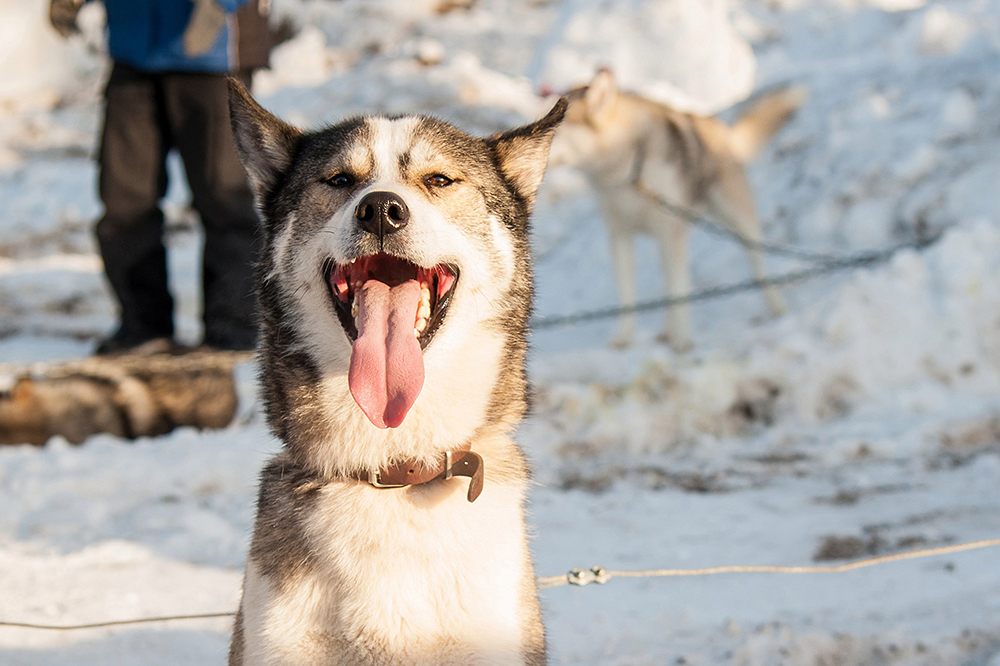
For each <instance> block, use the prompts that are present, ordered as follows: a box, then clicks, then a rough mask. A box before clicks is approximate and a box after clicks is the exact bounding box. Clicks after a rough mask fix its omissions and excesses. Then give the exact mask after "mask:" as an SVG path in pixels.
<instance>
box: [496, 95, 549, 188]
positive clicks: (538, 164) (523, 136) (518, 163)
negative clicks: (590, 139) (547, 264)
mask: <svg viewBox="0 0 1000 666" xmlns="http://www.w3.org/2000/svg"><path fill="white" fill-rule="evenodd" d="M567 104H568V103H567V101H566V98H565V97H561V98H560V99H559V101H558V102H556V105H555V106H554V107H552V110H551V111H549V112H548V113H547V114H546V115H545V117H544V118H542V119H541V120H537V121H535V122H533V123H531V124H530V125H525V126H524V127H518V128H517V129H513V130H511V131H509V132H506V133H504V134H500V135H499V136H495V137H491V138H489V139H487V140H486V142H487V144H489V146H490V147H491V148H492V149H493V154H494V155H496V160H497V164H498V165H499V166H500V172H501V173H502V174H503V176H504V178H505V179H506V180H507V181H508V182H509V183H510V184H511V185H513V186H514V190H515V191H516V192H517V193H518V194H519V195H520V196H521V197H522V198H523V199H524V200H525V201H527V203H528V207H529V208H530V207H531V205H532V204H533V203H534V202H535V192H536V191H537V190H538V186H539V185H541V183H542V176H544V175H545V164H546V163H547V162H548V159H549V146H551V145H552V137H553V135H554V134H555V132H556V128H557V127H559V123H561V122H562V119H563V116H564V115H566V106H567Z"/></svg>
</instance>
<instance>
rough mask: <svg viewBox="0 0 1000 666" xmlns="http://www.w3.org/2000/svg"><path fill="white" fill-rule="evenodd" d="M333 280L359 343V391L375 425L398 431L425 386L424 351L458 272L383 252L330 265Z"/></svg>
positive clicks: (340, 312) (354, 374) (354, 360)
mask: <svg viewBox="0 0 1000 666" xmlns="http://www.w3.org/2000/svg"><path fill="white" fill-rule="evenodd" d="M326 278H327V283H328V284H329V286H330V293H331V295H332V297H333V303H334V307H335V309H336V311H337V316H338V318H339V319H340V323H341V325H342V326H343V327H344V331H345V333H347V337H348V338H349V339H350V340H351V342H352V351H351V368H350V372H349V374H348V382H349V384H350V388H351V394H352V395H353V396H354V400H355V402H357V403H358V406H359V407H361V409H362V411H364V413H365V415H366V416H368V419H369V420H370V421H371V422H372V423H373V424H375V425H376V426H378V427H379V428H395V427H397V426H399V425H400V424H401V423H402V422H403V419H404V418H405V417H406V414H407V412H409V410H410V407H412V406H413V403H414V401H416V399H417V395H419V393H420V388H421V387H422V386H423V382H424V361H423V354H422V350H423V349H424V348H425V347H427V345H428V344H430V341H431V339H432V338H433V337H434V334H435V333H436V332H437V330H438V328H440V326H441V323H442V321H443V320H444V316H445V313H446V312H447V310H448V305H449V303H450V301H451V295H452V293H453V292H454V289H455V284H456V283H457V282H458V269H457V268H456V267H454V266H451V265H448V264H438V265H437V266H434V267H433V268H423V267H421V266H417V265H416V264H414V263H411V262H409V261H406V260H405V259H400V258H398V257H393V256H390V255H387V254H382V253H379V254H373V255H369V256H367V257H360V258H358V259H355V260H354V261H352V262H350V263H348V264H344V265H340V264H336V263H334V262H329V263H328V264H327V266H326Z"/></svg>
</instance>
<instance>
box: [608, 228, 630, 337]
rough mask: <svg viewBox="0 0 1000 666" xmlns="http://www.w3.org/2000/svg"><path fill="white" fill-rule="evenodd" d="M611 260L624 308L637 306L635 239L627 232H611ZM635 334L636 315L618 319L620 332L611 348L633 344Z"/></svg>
mask: <svg viewBox="0 0 1000 666" xmlns="http://www.w3.org/2000/svg"><path fill="white" fill-rule="evenodd" d="M611 258H612V260H613V261H614V265H615V277H617V278H618V297H619V299H620V301H621V304H622V306H623V307H628V306H631V305H635V237H634V236H633V235H632V234H630V233H627V232H623V231H612V232H611ZM634 334H635V313H629V314H623V315H621V316H620V317H619V318H618V330H617V331H616V332H615V335H614V337H613V338H611V346H612V347H616V348H618V349H621V348H623V347H628V346H629V345H630V344H632V337H633V335H634Z"/></svg>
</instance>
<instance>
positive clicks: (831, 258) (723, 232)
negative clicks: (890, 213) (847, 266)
mask: <svg viewBox="0 0 1000 666" xmlns="http://www.w3.org/2000/svg"><path fill="white" fill-rule="evenodd" d="M632 186H633V187H634V188H635V189H636V191H637V192H638V193H639V194H640V195H642V197H643V198H645V199H647V200H649V201H651V202H652V203H654V204H656V205H657V206H659V207H660V208H663V209H664V210H666V211H669V212H671V213H673V214H674V215H677V216H678V217H681V218H683V219H685V220H687V221H688V222H691V223H693V224H697V225H698V226H699V227H701V228H703V229H705V230H706V231H709V232H711V233H713V234H715V235H716V236H721V237H723V238H729V239H730V240H735V241H736V242H737V243H739V244H740V245H742V246H744V247H746V248H748V249H751V250H760V251H761V252H766V253H768V254H775V255H781V256H785V257H791V258H793V259H802V260H804V261H811V262H814V263H821V264H826V263H834V262H838V261H844V260H845V259H852V258H858V257H863V256H865V255H874V254H878V251H874V252H862V253H859V254H856V255H841V256H837V255H833V254H826V253H823V252H813V251H811V250H803V249H801V248H797V247H791V246H789V245H779V244H777V243H765V242H763V241H759V240H754V239H752V238H747V237H746V236H744V235H743V234H741V233H739V232H738V231H734V230H733V229H730V228H729V227H728V226H726V225H725V224H722V223H721V222H718V221H716V220H712V219H710V218H708V217H705V216H704V215H700V214H698V213H697V212H695V211H694V210H691V209H690V208H686V207H684V206H681V205H679V204H677V203H674V202H673V201H670V200H669V199H667V198H665V197H663V196H662V195H660V194H658V193H657V192H654V191H653V190H651V189H650V188H648V187H646V185H645V184H644V183H642V182H641V181H639V180H636V181H635V182H633V183H632Z"/></svg>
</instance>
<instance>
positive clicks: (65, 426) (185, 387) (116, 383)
mask: <svg viewBox="0 0 1000 666" xmlns="http://www.w3.org/2000/svg"><path fill="white" fill-rule="evenodd" d="M235 362H236V357H235V356H233V355H220V354H216V353H210V352H201V353H192V354H188V355H185V356H173V355H169V354H155V355H148V356H121V357H116V358H108V359H103V358H102V359H93V360H89V361H85V362H81V363H78V364H74V365H65V366H60V367H56V368H53V369H52V370H50V371H49V372H47V373H43V374H41V375H39V376H28V375H23V376H21V377H19V378H18V379H17V380H16V381H15V382H14V384H13V386H12V387H11V388H10V389H9V390H7V391H3V392H0V444H35V445H42V444H45V442H47V441H48V440H49V438H51V437H53V436H55V435H61V436H62V437H65V438H66V440H68V441H69V442H71V443H73V444H79V443H81V442H83V441H84V440H85V439H86V438H88V437H90V436H91V435H95V434H98V433H108V434H111V435H116V436H118V437H125V438H129V439H134V438H137V437H153V436H157V435H162V434H165V433H167V432H170V431H171V430H173V429H174V428H177V427H180V426H193V427H195V428H223V427H225V426H227V425H229V423H230V422H231V421H232V420H233V416H234V415H235V414H236V407H237V399H236V387H235V383H234V381H233V367H234V365H235Z"/></svg>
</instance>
